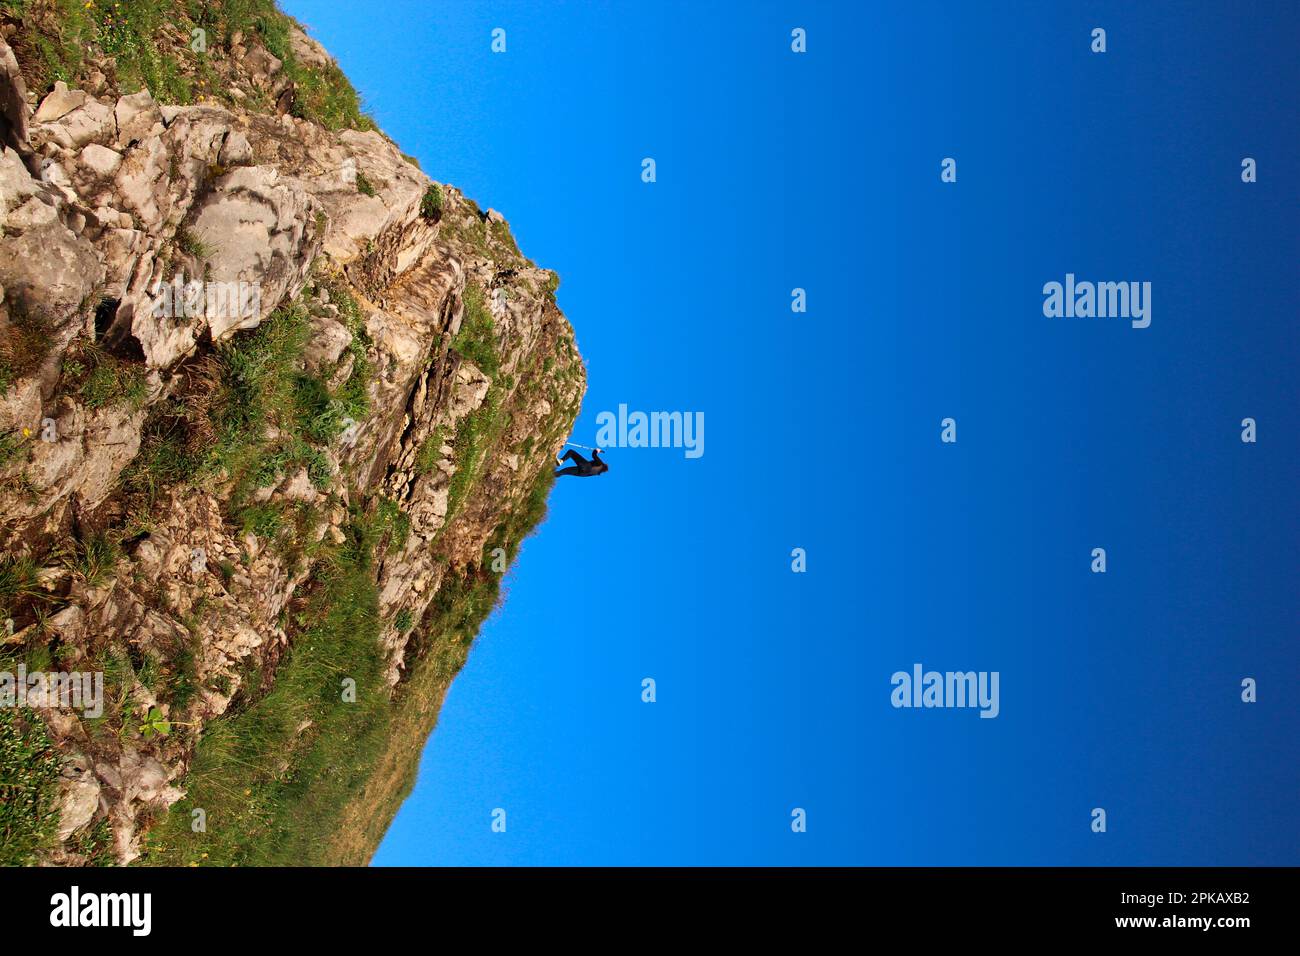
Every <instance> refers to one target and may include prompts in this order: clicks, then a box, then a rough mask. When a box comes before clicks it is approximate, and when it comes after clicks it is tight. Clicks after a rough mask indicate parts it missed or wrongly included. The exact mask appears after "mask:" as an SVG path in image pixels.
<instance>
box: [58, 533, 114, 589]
mask: <svg viewBox="0 0 1300 956" xmlns="http://www.w3.org/2000/svg"><path fill="white" fill-rule="evenodd" d="M62 557H63V563H64V565H65V566H66V567H67V568H68V570H70V571H72V572H73V573H74V574H79V575H81V577H82V578H83V579H84V580H85V582H86V584H88V585H90V586H91V587H97V586H99V585H101V584H103V583H104V582H105V581H107V580H108V579H109V578H110V577H112V575H113V571H114V570H115V569H116V568H117V564H118V562H119V561H121V560H122V548H121V545H120V544H119V543H118V541H117V539H116V538H114V537H113V536H112V535H110V534H108V533H107V532H104V531H97V532H94V533H92V534H90V535H89V536H88V537H86V538H85V539H84V540H74V541H73V542H72V544H71V545H70V546H69V547H68V548H67V549H66V550H65V551H64V553H63V556H62Z"/></svg>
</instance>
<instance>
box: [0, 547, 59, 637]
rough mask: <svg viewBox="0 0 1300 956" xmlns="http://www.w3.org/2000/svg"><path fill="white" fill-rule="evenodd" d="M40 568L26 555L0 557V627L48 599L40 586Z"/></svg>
mask: <svg viewBox="0 0 1300 956" xmlns="http://www.w3.org/2000/svg"><path fill="white" fill-rule="evenodd" d="M39 571H40V568H39V567H38V566H37V564H36V562H35V561H33V560H32V559H31V558H30V557H27V556H26V555H12V554H4V555H0V625H3V623H4V621H5V619H6V618H10V617H17V615H18V614H19V613H20V612H21V611H22V610H23V609H25V608H31V607H32V606H33V605H35V604H39V603H41V602H43V601H45V600H47V599H48V597H49V595H48V594H47V593H46V591H45V589H44V588H42V587H41V585H40V578H39V576H38V575H39Z"/></svg>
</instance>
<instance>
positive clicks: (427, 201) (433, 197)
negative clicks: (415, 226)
mask: <svg viewBox="0 0 1300 956" xmlns="http://www.w3.org/2000/svg"><path fill="white" fill-rule="evenodd" d="M420 215H421V216H423V217H424V218H425V219H428V220H429V221H430V222H437V221H438V220H439V219H441V218H442V187H441V186H439V185H438V184H437V183H434V184H433V185H432V186H430V187H429V188H428V189H426V190H425V191H424V198H422V199H421V200H420Z"/></svg>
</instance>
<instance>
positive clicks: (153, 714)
mask: <svg viewBox="0 0 1300 956" xmlns="http://www.w3.org/2000/svg"><path fill="white" fill-rule="evenodd" d="M171 732H172V724H171V721H170V720H168V719H167V718H166V717H164V716H163V713H162V711H161V710H159V709H158V708H157V707H150V708H149V714H148V716H146V717H145V719H144V722H143V723H141V724H140V736H142V737H144V738H145V739H146V740H148V739H149V738H151V737H155V736H159V737H166V736H167V735H168V734H170V733H171Z"/></svg>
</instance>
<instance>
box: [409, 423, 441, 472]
mask: <svg viewBox="0 0 1300 956" xmlns="http://www.w3.org/2000/svg"><path fill="white" fill-rule="evenodd" d="M440 461H442V426H441V425H439V426H438V427H437V428H435V429H434V430H433V431H432V432H430V433H429V435H428V437H426V438H425V439H424V441H422V442H421V443H420V447H419V448H417V449H416V450H415V472H416V474H419V475H429V474H432V473H433V471H434V469H436V468H437V467H438V462H440Z"/></svg>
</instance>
